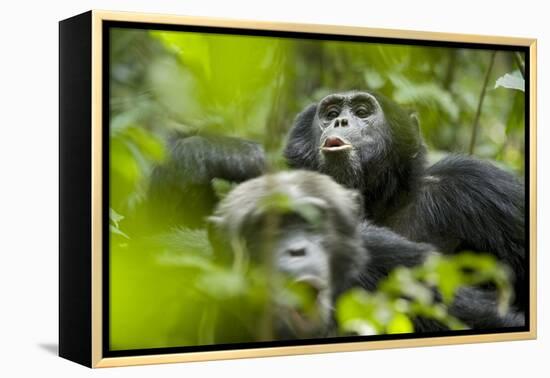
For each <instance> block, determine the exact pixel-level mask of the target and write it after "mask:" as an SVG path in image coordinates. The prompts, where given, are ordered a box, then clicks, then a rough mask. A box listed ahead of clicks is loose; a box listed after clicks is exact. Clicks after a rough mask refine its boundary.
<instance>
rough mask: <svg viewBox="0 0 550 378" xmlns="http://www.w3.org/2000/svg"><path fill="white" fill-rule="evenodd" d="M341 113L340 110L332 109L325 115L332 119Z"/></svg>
mask: <svg viewBox="0 0 550 378" xmlns="http://www.w3.org/2000/svg"><path fill="white" fill-rule="evenodd" d="M339 114H340V112H338V111H337V110H336V109H331V110H329V111H328V112H327V113H326V115H325V117H326V118H327V119H329V120H331V119H334V118H336V117H338V115H339Z"/></svg>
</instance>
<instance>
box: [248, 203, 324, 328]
mask: <svg viewBox="0 0 550 378" xmlns="http://www.w3.org/2000/svg"><path fill="white" fill-rule="evenodd" d="M319 214H321V213H319ZM254 224H255V226H254V228H253V230H252V231H253V232H246V236H245V240H246V246H247V250H248V252H249V253H250V255H251V257H252V258H253V259H254V260H257V261H258V262H261V263H263V264H264V265H265V264H266V263H267V264H268V266H271V267H272V270H273V273H274V274H276V275H278V276H279V278H281V279H283V280H282V281H281V280H279V281H277V282H278V283H279V284H282V285H284V286H286V288H287V289H299V290H300V292H301V294H302V295H305V296H307V298H301V299H302V300H306V301H307V302H310V303H311V304H312V306H310V308H304V307H303V306H301V305H300V306H290V305H288V303H286V304H285V303H284V301H283V302H281V303H276V306H275V317H274V327H275V329H274V331H275V334H276V336H277V338H279V339H292V338H308V337H318V336H322V335H325V333H326V331H327V330H328V328H329V324H330V322H331V320H332V318H331V316H332V310H331V298H332V292H331V277H330V276H331V272H330V264H331V261H330V260H331V254H330V248H331V246H330V242H329V241H328V240H326V239H327V236H326V230H325V229H324V228H325V227H324V222H320V223H319V224H312V223H311V222H310V221H308V220H306V219H304V218H303V217H302V216H301V215H299V214H296V213H292V212H290V213H287V214H262V217H261V218H257V217H255V221H254ZM270 225H271V226H270ZM258 226H260V227H258ZM258 228H259V229H258ZM269 228H271V229H269ZM263 230H267V233H266V232H263ZM274 289H275V290H277V291H281V290H280V289H282V288H279V289H277V287H274Z"/></svg>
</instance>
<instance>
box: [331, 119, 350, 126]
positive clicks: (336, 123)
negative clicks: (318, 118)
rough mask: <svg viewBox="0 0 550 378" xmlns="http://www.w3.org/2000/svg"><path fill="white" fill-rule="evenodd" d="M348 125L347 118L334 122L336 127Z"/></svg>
mask: <svg viewBox="0 0 550 378" xmlns="http://www.w3.org/2000/svg"><path fill="white" fill-rule="evenodd" d="M347 125H348V119H347V118H338V119H337V120H336V121H334V127H339V126H342V127H345V126H347Z"/></svg>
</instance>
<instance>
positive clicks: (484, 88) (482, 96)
mask: <svg viewBox="0 0 550 378" xmlns="http://www.w3.org/2000/svg"><path fill="white" fill-rule="evenodd" d="M496 54H497V52H496V51H493V52H492V53H491V60H490V61H489V67H487V71H486V72H485V78H484V79H483V86H482V87H481V93H480V95H479V101H478V103H477V110H476V115H475V117H474V124H473V126H472V137H471V139H470V148H469V150H468V151H469V154H470V155H473V153H474V148H475V145H476V139H477V134H478V130H479V118H480V116H481V108H482V107H483V100H484V99H485V93H486V91H487V83H488V82H489V76H491V71H492V70H493V65H494V64H495V56H496Z"/></svg>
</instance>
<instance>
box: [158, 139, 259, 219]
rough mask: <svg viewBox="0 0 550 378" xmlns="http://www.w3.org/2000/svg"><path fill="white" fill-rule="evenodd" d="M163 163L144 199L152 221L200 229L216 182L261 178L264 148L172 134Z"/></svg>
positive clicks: (213, 201) (214, 200) (211, 203)
mask: <svg viewBox="0 0 550 378" xmlns="http://www.w3.org/2000/svg"><path fill="white" fill-rule="evenodd" d="M169 148H170V150H169V156H168V158H167V159H166V161H165V162H164V163H163V164H161V165H159V166H157V167H155V168H154V170H153V172H152V174H151V181H150V185H149V191H148V201H149V203H150V205H151V206H150V209H152V212H151V214H150V217H152V218H153V219H154V221H155V222H158V223H164V224H167V225H177V226H185V227H191V228H196V227H203V226H204V224H205V218H206V217H207V216H209V215H211V213H212V211H213V209H214V206H215V204H216V203H217V202H218V198H217V197H216V194H215V192H214V189H213V187H212V180H213V179H215V178H219V179H223V180H226V181H229V182H234V183H240V182H242V181H245V180H248V179H251V178H254V177H257V176H260V175H261V174H263V173H264V170H265V155H264V151H263V148H262V147H261V146H260V145H259V144H257V143H254V142H251V141H247V140H242V139H238V138H231V137H223V136H212V135H210V136H208V135H191V136H183V135H177V136H175V137H174V138H173V139H172V141H171V142H170V146H169Z"/></svg>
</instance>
